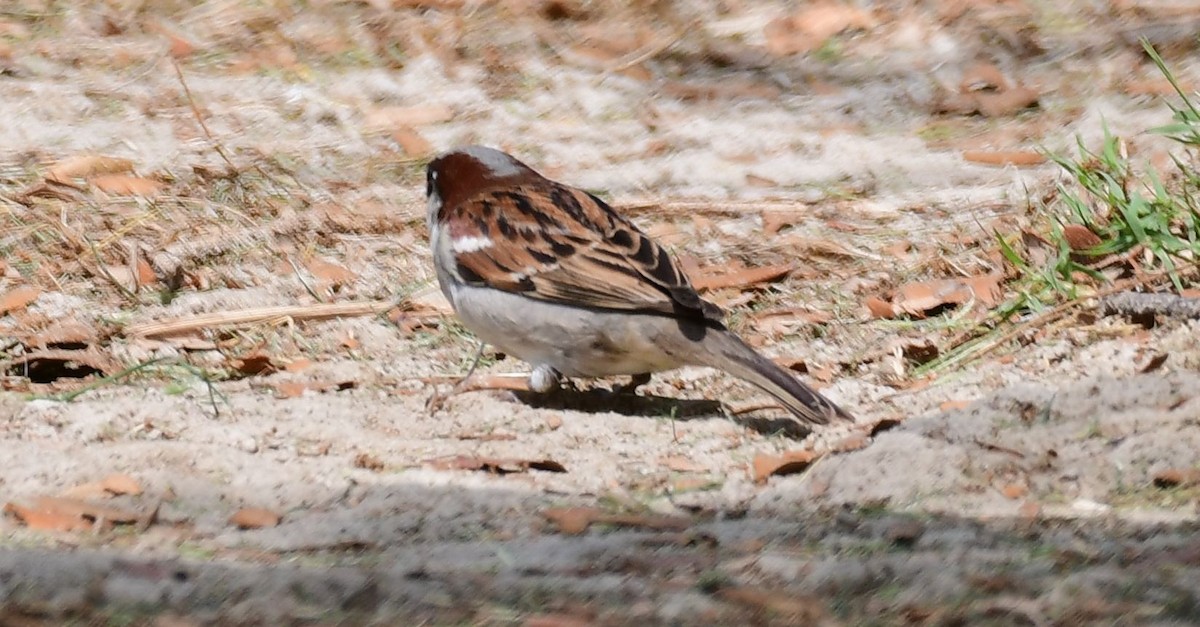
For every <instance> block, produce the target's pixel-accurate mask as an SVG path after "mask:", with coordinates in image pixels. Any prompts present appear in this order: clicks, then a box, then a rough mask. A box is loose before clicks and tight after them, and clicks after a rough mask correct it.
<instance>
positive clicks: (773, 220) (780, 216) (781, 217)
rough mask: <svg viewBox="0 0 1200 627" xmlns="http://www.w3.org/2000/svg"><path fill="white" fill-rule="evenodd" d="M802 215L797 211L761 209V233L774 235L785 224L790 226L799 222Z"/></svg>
mask: <svg viewBox="0 0 1200 627" xmlns="http://www.w3.org/2000/svg"><path fill="white" fill-rule="evenodd" d="M803 217H804V216H803V215H801V214H799V213H789V212H783V211H763V212H762V224H763V227H762V228H763V233H764V234H766V235H775V234H776V233H778V232H779V231H781V230H783V227H785V226H792V225H793V224H796V223H797V222H799V221H800V220H801V219H802V218H803Z"/></svg>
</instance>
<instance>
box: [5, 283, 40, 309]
mask: <svg viewBox="0 0 1200 627" xmlns="http://www.w3.org/2000/svg"><path fill="white" fill-rule="evenodd" d="M41 293H42V290H40V289H38V288H36V287H34V286H32V285H22V286H20V287H16V288H13V289H11V290H9V291H7V292H5V293H4V295H3V296H0V316H3V315H4V314H6V313H8V312H10V311H16V310H18V309H24V308H26V307H28V306H29V305H30V304H32V303H33V302H34V301H36V300H37V299H38V296H40V295H41Z"/></svg>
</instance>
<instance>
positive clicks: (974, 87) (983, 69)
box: [958, 63, 1009, 94]
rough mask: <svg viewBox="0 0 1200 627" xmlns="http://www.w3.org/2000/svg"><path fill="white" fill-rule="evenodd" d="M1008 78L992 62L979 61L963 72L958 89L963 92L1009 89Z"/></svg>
mask: <svg viewBox="0 0 1200 627" xmlns="http://www.w3.org/2000/svg"><path fill="white" fill-rule="evenodd" d="M1008 87H1009V84H1008V79H1006V78H1004V73H1003V72H1001V71H1000V68H998V67H996V66H995V65H993V64H991V63H979V64H976V65H973V66H971V67H969V68H967V70H966V71H964V72H963V76H962V81H961V82H959V85H958V90H959V91H960V92H961V93H964V94H965V93H970V92H973V91H1004V90H1006V89H1008Z"/></svg>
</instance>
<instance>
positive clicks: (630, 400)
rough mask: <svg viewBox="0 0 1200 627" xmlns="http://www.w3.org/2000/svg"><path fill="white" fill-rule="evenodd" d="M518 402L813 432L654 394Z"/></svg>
mask: <svg viewBox="0 0 1200 627" xmlns="http://www.w3.org/2000/svg"><path fill="white" fill-rule="evenodd" d="M513 395H514V396H516V398H517V400H519V401H520V402H522V403H524V404H526V405H529V406H530V407H536V408H538V409H561V410H570V411H579V412H586V413H593V414H598V413H608V412H611V413H616V414H621V415H624V416H646V417H654V418H672V419H675V420H681V421H687V420H698V419H702V418H713V417H723V418H728V419H730V420H732V421H733V422H735V423H737V424H740V425H742V426H744V427H746V428H748V429H752V430H754V431H757V432H759V433H762V434H764V435H784V436H787V437H789V438H794V439H798V440H799V439H803V438H805V437H807V436H808V434H809V433H811V432H812V431H811V430H810V429H808V428H807V427H805V426H804V425H803V424H801V423H799V422H797V421H796V420H794V419H793V418H791V417H790V416H782V417H781V416H778V415H774V416H771V415H763V414H764V413H763V412H753V413H748V414H733V413H732V412H730V411H729V408H728V407H727V406H726V405H725V404H724V403H721V402H720V401H713V400H707V399H686V398H671V397H669V396H656V395H654V394H635V393H632V392H618V391H613V390H606V389H602V388H592V389H586V390H578V389H571V388H567V387H563V388H560V389H558V390H554V391H551V392H545V393H539V392H527V391H516V392H513Z"/></svg>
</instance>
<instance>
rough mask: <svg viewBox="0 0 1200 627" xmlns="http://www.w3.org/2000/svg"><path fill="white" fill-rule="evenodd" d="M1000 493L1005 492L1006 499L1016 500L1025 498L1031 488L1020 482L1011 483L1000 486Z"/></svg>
mask: <svg viewBox="0 0 1200 627" xmlns="http://www.w3.org/2000/svg"><path fill="white" fill-rule="evenodd" d="M1000 494H1003V495H1004V498H1006V499H1012V500H1014V501H1015V500H1017V499H1019V498H1023V497H1024V496H1025V495H1026V494H1029V488H1027V487H1025V486H1023V485H1021V484H1019V483H1010V484H1008V485H1005V486H1004V487H1002V488H1000Z"/></svg>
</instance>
